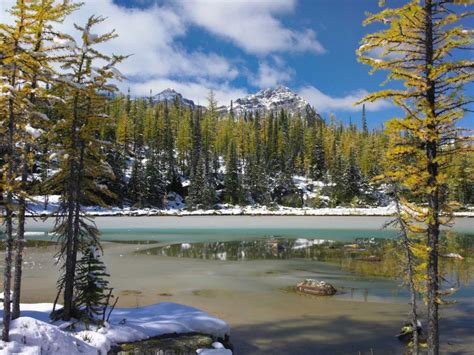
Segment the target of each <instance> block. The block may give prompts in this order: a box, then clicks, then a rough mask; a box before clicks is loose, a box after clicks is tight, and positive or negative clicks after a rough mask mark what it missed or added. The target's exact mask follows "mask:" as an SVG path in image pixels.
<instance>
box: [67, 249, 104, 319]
mask: <svg viewBox="0 0 474 355" xmlns="http://www.w3.org/2000/svg"><path fill="white" fill-rule="evenodd" d="M108 277H110V275H109V274H108V272H107V269H106V267H105V264H104V262H103V261H102V258H101V252H100V250H99V248H98V247H97V245H95V244H94V243H91V244H89V245H87V246H86V247H85V248H84V250H83V251H82V257H81V259H80V260H79V262H78V264H77V272H76V276H75V282H74V284H75V297H74V308H75V309H77V310H80V314H81V316H82V317H81V318H82V320H83V321H85V322H86V323H87V322H93V323H100V322H101V317H102V318H103V315H104V312H105V311H106V308H107V303H108V302H107V300H108V299H109V297H110V291H111V289H110V287H109V281H108V280H107V279H108Z"/></svg>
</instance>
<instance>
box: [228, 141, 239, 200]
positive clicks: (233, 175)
mask: <svg viewBox="0 0 474 355" xmlns="http://www.w3.org/2000/svg"><path fill="white" fill-rule="evenodd" d="M224 189H225V198H226V200H227V201H228V202H229V203H231V204H238V203H239V202H240V195H241V192H240V190H241V188H240V181H239V166H238V160H237V149H236V147H235V143H234V141H232V142H231V143H230V145H229V151H228V153H227V159H226V172H225V177H224Z"/></svg>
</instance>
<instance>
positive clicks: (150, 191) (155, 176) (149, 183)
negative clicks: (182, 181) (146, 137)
mask: <svg viewBox="0 0 474 355" xmlns="http://www.w3.org/2000/svg"><path fill="white" fill-rule="evenodd" d="M161 168H162V164H161V162H160V159H159V155H158V153H156V152H155V151H152V152H150V156H149V158H148V160H147V163H146V172H145V176H146V179H145V187H144V189H145V196H144V199H145V201H146V202H147V204H148V205H151V206H154V207H160V208H161V207H163V198H164V196H165V193H166V181H165V179H164V177H163V176H162V171H163V170H162V169H161Z"/></svg>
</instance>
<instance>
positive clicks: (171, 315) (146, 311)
mask: <svg viewBox="0 0 474 355" xmlns="http://www.w3.org/2000/svg"><path fill="white" fill-rule="evenodd" d="M52 308H53V304H50V303H39V304H22V305H21V310H22V316H21V317H20V318H18V319H16V320H14V321H12V323H11V330H10V342H8V343H4V342H0V354H35V355H36V354H43V355H47V354H51V355H52V354H54V355H62V354H64V355H73V354H90V355H97V354H107V352H108V351H109V350H110V348H111V346H112V345H114V344H118V343H125V342H127V343H128V342H134V341H138V340H143V339H147V338H150V337H154V336H158V335H163V334H172V333H190V332H198V333H204V334H209V335H212V336H215V337H222V338H223V337H224V336H225V335H226V334H229V332H230V328H229V326H228V325H227V324H226V323H225V322H224V321H223V320H220V319H218V318H215V317H212V316H210V315H209V314H207V313H205V312H203V311H200V310H198V309H196V308H192V307H189V306H184V305H181V304H177V303H169V302H166V303H158V304H154V305H150V306H145V307H138V308H116V309H115V310H114V311H113V312H112V315H111V317H110V320H109V322H108V323H107V324H106V325H105V326H104V327H102V328H99V329H96V328H95V327H93V326H91V327H89V329H88V330H87V329H85V327H84V325H83V324H80V323H76V324H74V326H73V327H74V329H75V330H74V331H67V330H66V328H68V327H69V328H72V327H71V324H72V322H68V323H65V322H55V323H54V324H51V322H50V320H49V314H50V312H51V310H52ZM219 344H220V343H214V344H213V348H214V349H200V350H198V353H199V354H232V352H231V351H230V350H227V349H223V347H222V346H221V345H219Z"/></svg>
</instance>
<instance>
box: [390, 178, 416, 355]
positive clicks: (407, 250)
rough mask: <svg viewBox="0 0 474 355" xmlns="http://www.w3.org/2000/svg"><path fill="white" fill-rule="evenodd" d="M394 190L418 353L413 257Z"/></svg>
mask: <svg viewBox="0 0 474 355" xmlns="http://www.w3.org/2000/svg"><path fill="white" fill-rule="evenodd" d="M394 192H395V205H396V209H397V219H398V224H399V226H400V232H401V237H402V245H403V248H404V251H405V257H406V259H407V265H406V269H407V270H406V271H407V274H408V286H409V288H410V301H411V326H412V329H413V352H412V353H413V354H414V355H418V353H419V352H420V350H419V339H418V312H417V311H418V309H417V304H416V293H417V292H416V286H415V270H414V268H415V259H414V255H413V252H412V250H411V245H410V240H409V239H408V230H407V227H406V224H405V221H404V220H403V217H402V210H401V207H400V199H399V195H398V186H396V185H395V186H394Z"/></svg>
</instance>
